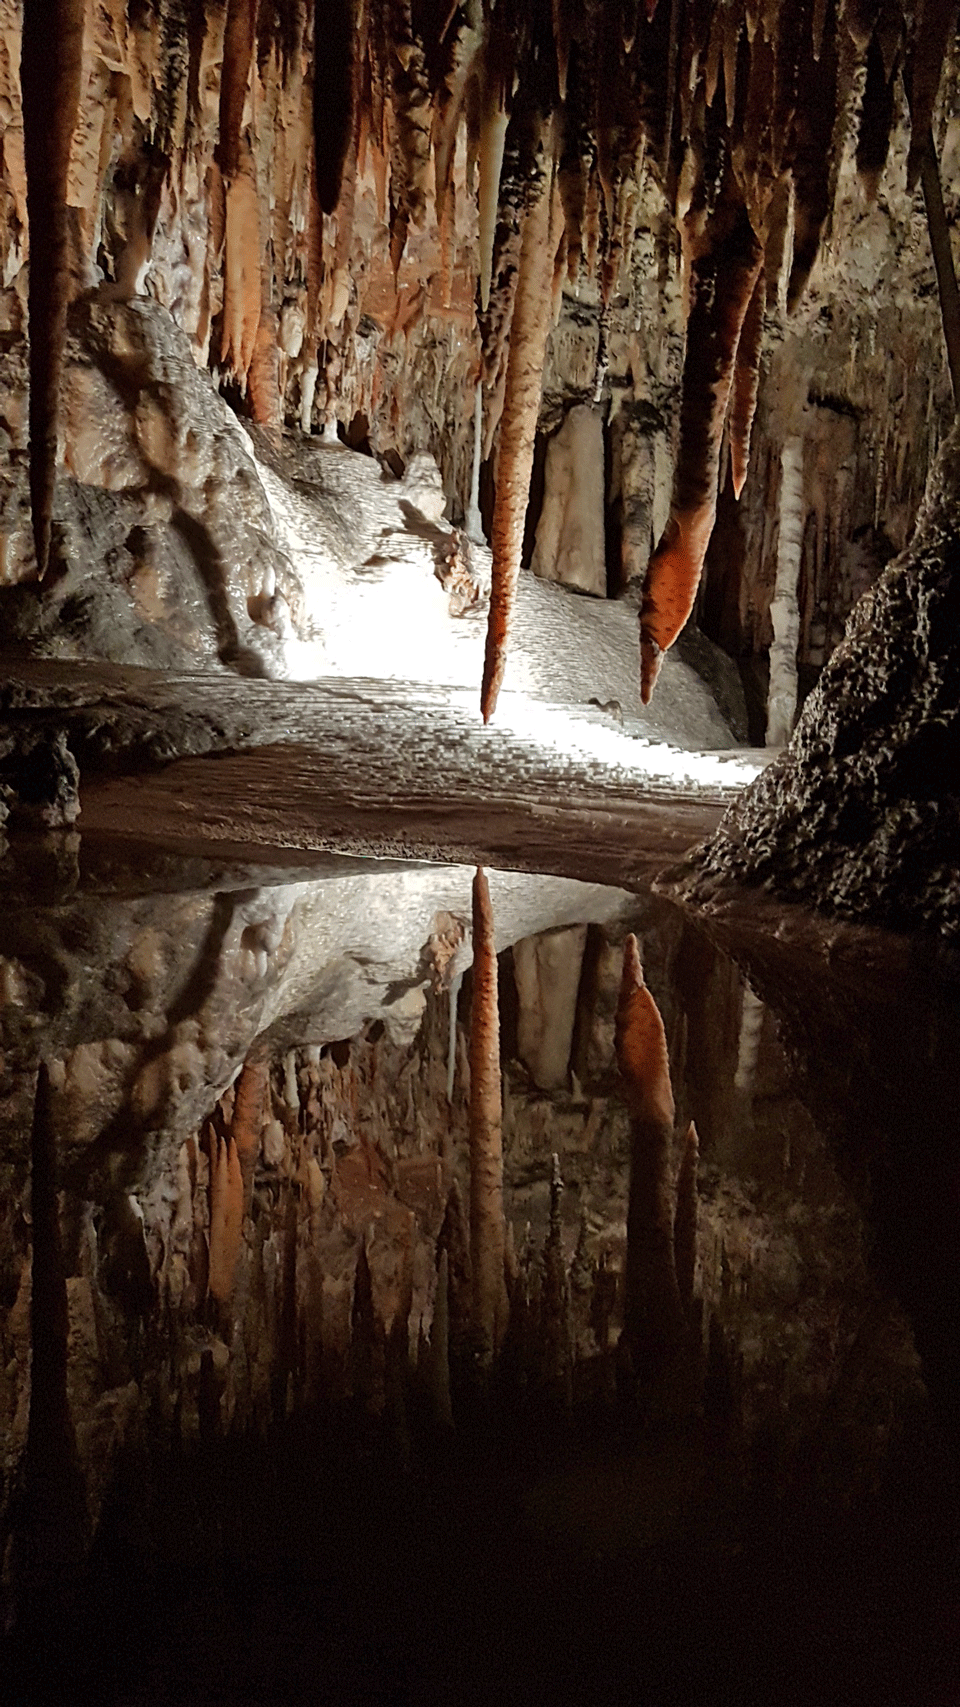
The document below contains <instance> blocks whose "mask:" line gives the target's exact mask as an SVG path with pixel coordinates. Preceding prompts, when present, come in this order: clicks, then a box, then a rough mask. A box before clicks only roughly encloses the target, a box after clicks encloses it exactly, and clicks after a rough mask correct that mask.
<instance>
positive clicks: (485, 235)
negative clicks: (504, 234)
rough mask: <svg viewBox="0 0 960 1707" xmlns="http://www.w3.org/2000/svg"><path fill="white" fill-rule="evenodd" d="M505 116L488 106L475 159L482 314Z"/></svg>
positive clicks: (486, 298)
mask: <svg viewBox="0 0 960 1707" xmlns="http://www.w3.org/2000/svg"><path fill="white" fill-rule="evenodd" d="M507 123H508V115H507V113H506V112H505V111H504V109H503V107H502V106H500V105H499V104H497V105H493V104H491V105H488V106H487V107H486V108H485V110H484V113H483V120H482V123H481V127H480V154H479V158H478V162H477V164H478V168H479V189H478V198H477V199H478V204H479V214H480V307H481V309H482V310H483V312H484V314H486V312H487V309H488V308H489V307H490V283H491V279H492V277H493V240H494V237H495V236H496V232H497V207H498V204H499V200H500V173H501V171H502V169H503V145H504V143H505V141H506V137H507Z"/></svg>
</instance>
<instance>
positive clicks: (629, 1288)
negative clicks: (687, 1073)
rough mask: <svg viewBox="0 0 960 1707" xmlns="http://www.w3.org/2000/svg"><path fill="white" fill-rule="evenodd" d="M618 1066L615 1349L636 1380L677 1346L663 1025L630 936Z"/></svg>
mask: <svg viewBox="0 0 960 1707" xmlns="http://www.w3.org/2000/svg"><path fill="white" fill-rule="evenodd" d="M616 1048H617V1061H618V1063H619V1066H620V1072H621V1074H622V1075H623V1079H624V1081H625V1089H626V1099H627V1105H628V1107H629V1109H630V1117H631V1119H630V1124H631V1155H630V1199H629V1204H628V1208H627V1259H626V1268H625V1273H624V1307H623V1335H622V1340H621V1343H622V1345H623V1346H624V1348H625V1350H626V1351H627V1352H628V1354H629V1356H630V1358H631V1360H632V1363H633V1366H634V1369H635V1371H636V1373H637V1374H639V1375H644V1374H646V1375H651V1376H652V1375H656V1374H658V1373H659V1372H660V1371H661V1370H662V1368H663V1367H664V1366H665V1364H666V1363H668V1362H669V1360H670V1358H671V1357H672V1355H673V1354H674V1352H675V1351H676V1350H677V1348H678V1347H679V1345H680V1344H681V1343H682V1340H683V1336H684V1318H683V1309H682V1305H681V1302H680V1292H679V1288H678V1286H677V1270H676V1259H675V1256H674V1246H673V1223H674V1192H673V1178H672V1167H671V1153H672V1148H673V1116H674V1102H673V1089H672V1087H671V1084H670V1062H669V1057H668V1054H667V1040H666V1034H665V1032H664V1029H663V1021H662V1019H661V1018H660V1013H659V1010H658V1008H657V1005H656V1003H655V1001H654V999H653V997H652V996H651V994H650V991H649V990H648V989H647V987H646V985H645V983H644V981H643V968H642V966H641V964H640V955H639V950H638V947H637V939H636V937H635V936H628V937H627V940H626V942H625V943H624V948H623V978H622V981H621V985H620V999H619V1003H618V1006H617V1024H616Z"/></svg>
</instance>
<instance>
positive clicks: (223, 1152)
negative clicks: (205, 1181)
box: [207, 1131, 243, 1304]
mask: <svg viewBox="0 0 960 1707" xmlns="http://www.w3.org/2000/svg"><path fill="white" fill-rule="evenodd" d="M209 1155H210V1272H209V1277H208V1280H207V1287H208V1290H209V1292H210V1296H211V1298H215V1299H216V1300H217V1302H218V1303H219V1304H229V1302H230V1298H231V1295H232V1293H233V1282H234V1278H235V1275H236V1271H237V1258H238V1257H239V1255H240V1240H241V1236H242V1233H243V1173H242V1171H241V1167H240V1155H239V1152H238V1149H237V1146H236V1143H235V1142H234V1139H233V1138H232V1137H230V1138H227V1139H226V1140H224V1139H223V1138H220V1137H218V1136H216V1135H215V1134H214V1133H213V1132H212V1131H211V1133H210V1144H209Z"/></svg>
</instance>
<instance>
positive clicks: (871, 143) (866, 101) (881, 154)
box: [857, 36, 894, 201]
mask: <svg viewBox="0 0 960 1707" xmlns="http://www.w3.org/2000/svg"><path fill="white" fill-rule="evenodd" d="M893 97H894V79H893V77H888V76H887V72H886V67H885V65H884V63H883V53H882V52H881V49H880V44H879V42H878V40H877V37H876V36H873V37H872V38H871V41H870V46H869V48H868V50H867V80H866V83H865V85H864V90H863V105H862V107H861V109H860V129H859V133H858V136H857V171H858V172H859V174H860V181H861V183H862V184H863V187H864V190H865V192H866V196H867V200H868V201H875V200H876V197H877V191H878V190H879V188H880V179H881V177H882V176H883V169H884V167H885V165H886V163H887V151H888V149H889V146H890V130H891V126H892V124H893V119H894V98H893Z"/></svg>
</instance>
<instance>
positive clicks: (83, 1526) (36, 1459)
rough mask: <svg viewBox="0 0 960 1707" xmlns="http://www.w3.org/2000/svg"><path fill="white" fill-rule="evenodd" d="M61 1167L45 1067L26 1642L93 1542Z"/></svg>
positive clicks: (25, 1534) (19, 1522)
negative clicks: (75, 1406)
mask: <svg viewBox="0 0 960 1707" xmlns="http://www.w3.org/2000/svg"><path fill="white" fill-rule="evenodd" d="M58 1173H59V1168H58V1161H57V1134H56V1130H55V1128H54V1124H53V1112H52V1106H51V1086H50V1073H49V1069H48V1068H47V1066H46V1064H45V1063H42V1064H41V1066H40V1069H39V1072H38V1074H37V1083H36V1093H35V1097H34V1109H33V1124H32V1130H31V1135H30V1212H31V1223H32V1252H31V1262H30V1410H29V1420H28V1425H27V1439H26V1447H25V1450H24V1455H23V1460H22V1463H21V1465H20V1470H19V1476H20V1489H19V1491H18V1493H15V1495H14V1501H13V1506H14V1509H13V1512H12V1513H11V1517H12V1522H11V1529H12V1532H13V1533H12V1539H13V1555H12V1561H11V1562H12V1573H13V1585H14V1592H15V1596H16V1604H15V1611H16V1615H17V1618H18V1623H19V1625H20V1628H21V1632H22V1634H23V1635H24V1637H25V1638H26V1639H27V1640H29V1639H30V1635H31V1632H32V1633H34V1634H36V1635H39V1634H40V1633H41V1632H42V1631H44V1630H45V1627H46V1625H47V1621H48V1620H49V1619H50V1618H51V1617H53V1618H55V1617H56V1616H57V1611H58V1608H59V1609H60V1610H63V1604H62V1603H63V1599H64V1597H67V1598H69V1596H70V1594H71V1592H72V1590H73V1588H74V1586H75V1581H76V1577H77V1573H78V1572H79V1569H80V1567H81V1565H82V1563H83V1559H84V1556H85V1554H86V1550H87V1545H88V1541H89V1522H88V1514H87V1504H86V1495H85V1490H84V1483H83V1477H82V1475H81V1472H80V1467H79V1463H78V1459H77V1439H76V1433H75V1429H74V1420H73V1415H72V1413H71V1409H70V1401H69V1397H68V1391H67V1380H68V1358H69V1341H70V1312H69V1306H68V1300H67V1280H66V1267H65V1262H64V1250H63V1237H62V1233H61V1227H60V1208H59V1193H58Z"/></svg>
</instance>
